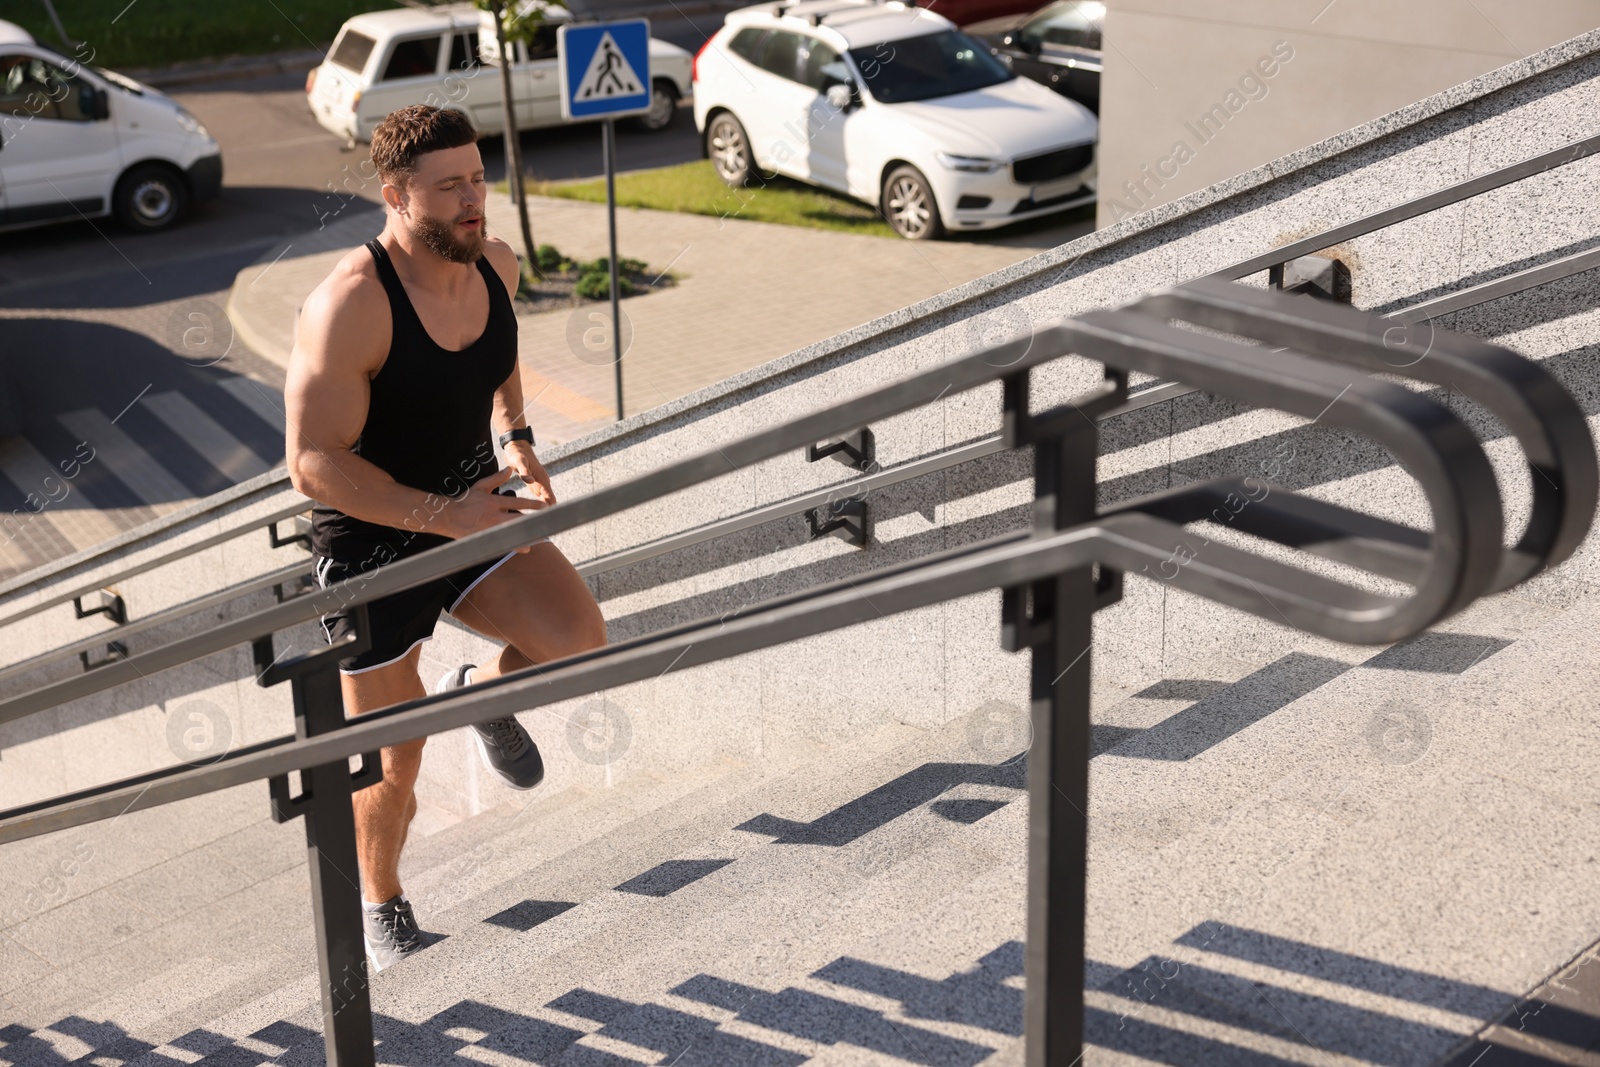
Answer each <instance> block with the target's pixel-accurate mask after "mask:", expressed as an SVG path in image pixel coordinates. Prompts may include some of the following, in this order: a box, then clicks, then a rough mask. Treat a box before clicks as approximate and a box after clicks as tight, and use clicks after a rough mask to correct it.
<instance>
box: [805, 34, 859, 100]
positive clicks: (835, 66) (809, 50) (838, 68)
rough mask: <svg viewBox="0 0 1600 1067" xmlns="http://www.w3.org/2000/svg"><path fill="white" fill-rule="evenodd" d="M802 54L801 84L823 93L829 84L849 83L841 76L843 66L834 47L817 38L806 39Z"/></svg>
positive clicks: (846, 78)
mask: <svg viewBox="0 0 1600 1067" xmlns="http://www.w3.org/2000/svg"><path fill="white" fill-rule="evenodd" d="M801 40H802V42H803V43H802V45H801V47H802V49H803V51H802V52H801V53H800V83H801V84H802V85H809V86H810V87H811V88H813V89H816V90H817V91H818V92H821V91H822V90H823V88H825V87H826V86H827V85H829V84H836V83H838V82H841V81H847V80H848V75H845V76H841V72H842V69H843V66H844V65H843V64H842V63H841V62H840V61H839V53H838V52H836V51H834V49H833V46H832V45H830V44H827V43H826V42H824V41H819V40H817V39H816V38H815V37H804V38H801Z"/></svg>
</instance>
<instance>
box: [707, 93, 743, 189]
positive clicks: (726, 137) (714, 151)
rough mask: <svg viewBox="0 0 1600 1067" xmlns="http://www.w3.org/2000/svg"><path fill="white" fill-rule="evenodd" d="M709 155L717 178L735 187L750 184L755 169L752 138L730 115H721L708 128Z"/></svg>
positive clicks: (723, 113)
mask: <svg viewBox="0 0 1600 1067" xmlns="http://www.w3.org/2000/svg"><path fill="white" fill-rule="evenodd" d="M706 155H708V156H710V157H711V163H712V165H713V166H715V167H716V168H717V177H719V178H721V179H722V180H723V181H724V182H726V183H727V184H729V185H732V186H740V185H745V184H748V183H749V181H750V177H751V172H752V170H753V169H754V168H753V167H752V165H751V159H750V138H749V137H747V136H745V132H744V127H743V126H741V125H740V124H739V120H738V119H736V118H734V117H733V115H732V114H730V113H729V112H726V111H724V112H722V113H721V114H719V115H718V116H717V117H716V118H714V119H712V120H711V125H710V126H708V127H706Z"/></svg>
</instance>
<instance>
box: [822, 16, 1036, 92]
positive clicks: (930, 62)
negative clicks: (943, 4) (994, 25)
mask: <svg viewBox="0 0 1600 1067" xmlns="http://www.w3.org/2000/svg"><path fill="white" fill-rule="evenodd" d="M850 58H851V59H853V60H855V64H856V68H857V69H858V70H860V71H861V76H862V77H863V78H865V79H866V82H867V88H868V89H870V90H871V91H872V96H873V98H874V99H875V100H878V101H879V102H880V103H884V104H900V103H906V102H908V101H911V100H931V99H933V98H934V97H939V96H954V95H956V94H957V93H970V92H972V91H973V90H974V89H985V88H987V87H989V86H991V85H999V84H1000V83H1001V82H1008V81H1010V80H1011V79H1013V78H1015V77H1016V75H1015V74H1014V73H1012V71H1011V69H1010V68H1009V67H1007V66H1005V65H1004V64H1003V63H1001V62H1000V61H999V60H998V59H996V58H994V56H992V55H990V54H989V49H987V48H985V47H984V46H983V45H980V44H979V43H978V42H977V41H974V40H973V39H972V38H971V37H968V36H967V35H966V34H964V33H962V32H961V31H960V30H944V31H943V32H940V33H930V34H926V35H924V36H921V37H906V38H902V39H901V40H898V41H884V42H882V43H880V44H875V45H872V46H870V47H867V46H863V47H861V48H852V49H851V50H850Z"/></svg>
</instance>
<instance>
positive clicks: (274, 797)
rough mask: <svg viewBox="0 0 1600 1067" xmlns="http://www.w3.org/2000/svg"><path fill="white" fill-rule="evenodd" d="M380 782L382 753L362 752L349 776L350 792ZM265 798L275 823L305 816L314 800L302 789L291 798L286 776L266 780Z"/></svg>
mask: <svg viewBox="0 0 1600 1067" xmlns="http://www.w3.org/2000/svg"><path fill="white" fill-rule="evenodd" d="M381 781H383V755H382V753H379V752H363V753H362V754H361V766H360V768H359V769H357V770H356V771H354V772H352V773H351V775H350V791H351V792H352V793H356V792H360V791H361V790H363V789H365V788H367V786H369V785H377V784H378V783H379V782H381ZM267 796H268V798H269V800H270V803H271V808H272V821H273V822H276V823H285V822H289V821H290V820H291V819H298V818H299V817H300V816H302V815H305V814H306V813H307V812H309V811H310V810H311V808H312V805H313V803H314V800H315V798H314V797H313V796H312V795H311V790H310V789H302V790H301V791H300V792H299V793H298V794H296V795H293V796H291V795H290V793H289V776H288V775H287V774H278V775H274V776H273V777H271V778H268V779H267Z"/></svg>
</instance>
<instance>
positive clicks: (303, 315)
mask: <svg viewBox="0 0 1600 1067" xmlns="http://www.w3.org/2000/svg"><path fill="white" fill-rule="evenodd" d="M392 325H393V324H392V318H391V315H390V308H389V294H388V293H387V292H385V291H384V288H383V281H382V280H381V279H380V278H379V277H378V271H377V267H376V266H375V265H374V263H373V260H372V254H371V253H370V252H368V251H367V250H366V248H365V247H361V248H355V249H352V250H351V251H350V252H349V253H348V254H346V255H345V256H344V257H343V258H342V259H340V260H339V262H338V263H337V264H335V265H334V268H333V270H332V271H330V272H329V274H328V276H327V277H326V278H324V279H323V280H322V283H321V284H320V285H318V286H317V287H316V288H315V289H313V290H312V291H311V295H310V296H308V297H307V298H306V302H305V304H304V305H303V306H302V307H301V309H300V321H299V325H298V327H297V328H296V331H295V348H296V349H297V350H303V351H304V352H305V353H306V355H308V356H310V357H311V358H312V359H313V360H314V361H315V362H316V363H319V364H324V363H326V362H327V361H329V360H335V359H336V360H338V361H339V362H340V363H343V364H345V365H346V366H350V365H352V364H353V365H354V366H357V367H359V368H360V369H362V370H364V371H366V372H368V373H371V372H372V371H374V370H376V369H377V368H378V366H379V365H380V364H382V362H383V359H384V357H385V355H387V354H388V351H389V342H390V336H389V335H390V332H391V330H392Z"/></svg>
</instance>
